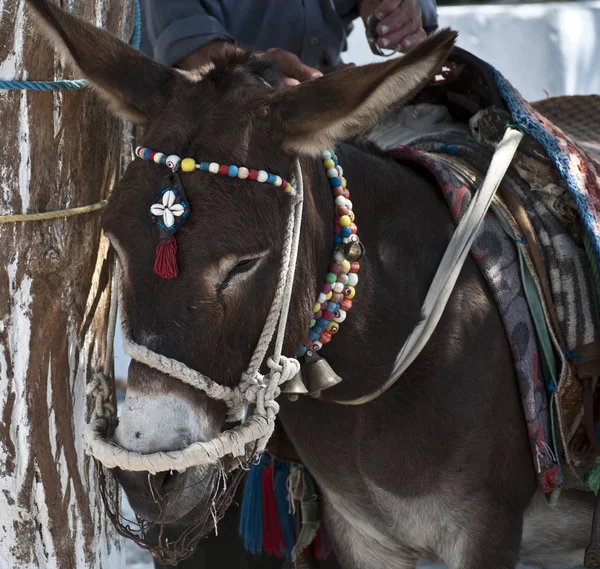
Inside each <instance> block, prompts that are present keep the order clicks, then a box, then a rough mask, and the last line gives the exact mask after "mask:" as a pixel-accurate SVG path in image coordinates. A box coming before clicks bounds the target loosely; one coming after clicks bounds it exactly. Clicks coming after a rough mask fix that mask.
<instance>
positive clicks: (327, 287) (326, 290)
mask: <svg viewBox="0 0 600 569" xmlns="http://www.w3.org/2000/svg"><path fill="white" fill-rule="evenodd" d="M321 292H324V293H325V294H329V293H330V292H331V284H330V283H325V284H324V285H323V288H321Z"/></svg>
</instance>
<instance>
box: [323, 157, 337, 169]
mask: <svg viewBox="0 0 600 569" xmlns="http://www.w3.org/2000/svg"><path fill="white" fill-rule="evenodd" d="M323 166H325V169H326V170H331V168H335V162H334V161H333V160H332V159H331V158H328V159H327V160H323Z"/></svg>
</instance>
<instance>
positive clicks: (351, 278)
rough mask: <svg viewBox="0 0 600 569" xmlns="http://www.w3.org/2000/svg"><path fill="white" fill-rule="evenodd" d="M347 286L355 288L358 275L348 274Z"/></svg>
mask: <svg viewBox="0 0 600 569" xmlns="http://www.w3.org/2000/svg"><path fill="white" fill-rule="evenodd" d="M348 284H349V285H350V286H356V285H357V284H358V275H357V274H356V273H350V274H349V275H348Z"/></svg>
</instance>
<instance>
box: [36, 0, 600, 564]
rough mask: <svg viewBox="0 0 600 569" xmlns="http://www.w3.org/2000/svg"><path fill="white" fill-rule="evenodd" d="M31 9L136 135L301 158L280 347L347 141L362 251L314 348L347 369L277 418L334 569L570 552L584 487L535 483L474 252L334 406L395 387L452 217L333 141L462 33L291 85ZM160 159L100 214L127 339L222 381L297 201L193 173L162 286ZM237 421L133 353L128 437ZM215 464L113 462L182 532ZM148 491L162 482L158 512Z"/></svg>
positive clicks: (371, 374) (157, 438) (240, 60)
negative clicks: (323, 524) (293, 259)
mask: <svg viewBox="0 0 600 569" xmlns="http://www.w3.org/2000/svg"><path fill="white" fill-rule="evenodd" d="M29 3H30V5H31V7H32V8H33V9H34V12H35V15H36V19H37V21H38V23H39V24H40V25H41V27H42V29H43V30H44V31H45V33H46V35H47V36H48V37H49V38H50V39H51V41H52V42H53V43H54V45H55V46H56V47H57V49H58V50H59V51H60V53H61V55H62V56H63V57H65V58H66V59H67V60H68V61H70V62H71V63H72V64H73V65H74V66H75V67H76V68H77V69H78V70H79V71H80V72H81V73H83V74H84V75H85V76H86V77H87V78H88V79H89V81H90V82H91V83H92V84H93V85H94V87H95V88H96V89H97V90H98V92H99V94H100V95H101V97H102V98H103V99H104V100H105V101H107V103H108V104H109V105H110V108H111V109H113V110H114V112H115V113H116V114H118V115H119V116H121V117H124V118H127V119H129V120H133V121H135V122H137V123H141V124H143V125H144V136H143V140H142V143H143V144H144V146H147V147H149V148H153V149H157V150H159V151H160V152H163V153H165V154H173V155H178V156H182V157H184V156H189V157H194V158H196V159H197V160H210V161H214V162H217V163H219V164H240V165H247V166H248V167H249V168H253V167H259V168H264V169H265V170H267V171H269V172H274V173H276V174H277V175H279V176H281V177H282V178H285V179H286V180H292V179H293V172H294V165H295V162H296V160H299V161H300V163H301V166H302V171H303V182H304V187H305V198H304V202H305V203H304V214H303V229H302V233H301V236H300V248H299V254H298V262H297V268H296V276H295V281H294V289H293V297H292V300H291V305H290V313H289V319H288V325H287V329H286V336H285V344H284V353H285V354H287V355H289V356H293V355H294V354H295V352H296V350H297V348H298V346H301V345H302V343H303V340H304V339H305V337H306V334H307V330H308V329H309V321H310V317H311V310H310V308H311V306H313V303H314V298H315V293H316V291H317V290H318V289H317V286H318V283H321V282H323V278H324V276H325V273H326V271H327V267H328V264H329V259H330V257H331V252H332V243H333V228H332V219H333V217H334V205H333V203H332V198H331V191H330V189H329V184H328V178H327V175H326V172H325V170H324V168H323V166H322V164H321V161H320V159H319V153H320V152H321V151H322V150H323V149H326V148H331V147H334V146H335V147H336V149H337V154H338V157H339V161H340V164H341V165H343V168H344V176H345V177H346V179H347V180H348V184H349V187H351V188H352V199H353V205H354V210H355V211H356V213H357V219H358V220H359V221H358V222H357V223H359V225H360V236H361V241H362V243H363V244H364V246H365V249H366V255H365V256H364V257H363V258H362V259H361V270H360V282H359V284H358V286H357V297H356V299H355V300H354V306H353V310H352V312H351V313H350V314H349V315H348V318H347V319H346V321H345V322H344V323H343V325H342V326H341V329H340V331H339V332H338V333H337V334H336V336H335V338H334V340H333V341H331V342H330V343H329V344H327V345H325V346H324V347H323V349H322V353H323V354H324V355H325V356H326V357H327V359H328V361H329V363H330V364H331V365H332V367H333V368H334V369H335V370H336V372H337V373H338V374H339V375H340V376H341V377H342V378H343V381H342V382H341V383H339V384H338V385H336V386H335V387H333V388H331V389H330V390H328V391H325V392H324V393H323V395H322V396H321V398H320V399H313V398H306V399H301V400H299V401H297V402H290V401H288V400H286V399H285V398H281V399H282V400H281V412H280V417H281V420H282V422H283V424H284V427H285V429H286V431H287V433H288V435H289V437H290V438H291V440H292V442H293V443H294V445H295V446H296V448H297V450H298V452H299V454H300V457H301V458H302V460H303V462H304V463H305V464H306V465H307V467H308V468H309V469H310V471H311V472H312V473H313V475H314V476H315V478H316V480H317V481H318V483H319V485H320V487H321V489H322V492H323V495H324V499H325V508H326V512H325V514H326V518H327V521H328V524H329V528H330V532H331V537H332V540H333V544H334V549H335V551H336V554H337V556H338V558H339V562H340V564H341V565H342V567H344V568H345V569H363V568H369V569H384V568H385V569H413V568H414V567H415V565H416V563H417V561H418V560H419V559H430V560H435V561H440V562H443V563H446V564H447V566H448V567H449V568H450V569H482V568H486V569H509V568H514V567H515V564H516V563H517V561H518V560H519V557H520V554H521V558H522V559H524V560H525V561H528V562H538V563H545V562H548V563H565V564H570V565H574V564H577V563H580V562H581V560H582V559H583V548H584V547H585V545H586V543H587V541H588V537H589V530H590V525H591V523H590V522H591V512H592V501H591V498H588V497H587V496H583V495H580V494H577V493H575V492H571V493H565V496H564V497H563V498H561V500H563V501H564V503H565V505H564V509H563V510H552V509H550V508H549V507H547V506H546V505H545V503H544V500H543V498H540V497H539V495H536V479H535V475H534V471H533V468H532V465H533V460H532V456H531V452H530V448H529V444H528V435H527V430H526V427H525V423H524V418H523V411H522V409H521V404H520V398H519V394H518V390H517V384H516V379H515V372H514V368H513V364H512V361H511V353H510V349H509V345H508V341H507V338H506V337H505V333H504V329H503V325H502V321H501V319H500V315H499V313H498V310H497V308H496V306H495V304H494V301H493V299H492V296H491V293H490V291H489V290H488V288H487V285H486V283H485V282H484V280H483V278H482V275H481V274H480V272H479V270H478V268H477V267H476V265H475V263H474V262H473V260H471V259H468V260H467V262H466V263H465V266H464V268H463V270H462V273H461V276H460V279H459V281H458V283H457V285H456V288H455V290H454V292H453V295H452V298H451V300H450V302H449V305H448V307H447V308H446V310H445V313H444V316H443V318H442V320H441V321H440V323H439V325H438V327H437V330H436V331H435V333H434V335H433V336H432V338H431V340H430V341H429V343H428V345H427V347H426V349H425V350H424V351H423V352H422V354H421V355H420V357H419V358H418V359H417V360H416V361H415V362H414V363H413V365H412V366H411V367H410V368H409V369H408V371H407V372H406V373H405V374H404V376H403V377H402V379H401V380H400V381H399V382H398V383H397V384H396V385H395V386H394V387H393V388H392V389H391V390H389V391H388V392H387V393H385V394H384V395H382V396H381V397H379V398H378V399H376V400H374V401H372V402H369V403H367V404H364V405H361V406H345V405H338V404H336V403H335V401H337V400H349V399H354V398H357V397H360V396H363V395H366V394H368V393H371V392H373V391H375V390H376V389H377V388H378V387H379V386H380V385H381V384H382V383H383V382H384V381H385V380H386V379H387V377H388V376H389V373H390V370H391V369H392V365H393V363H394V359H395V356H396V354H397V352H398V349H399V348H400V346H402V344H403V343H404V340H405V339H406V337H407V336H408V334H409V333H410V332H411V330H412V329H413V328H414V326H415V325H416V324H417V323H418V322H419V319H420V318H421V304H422V301H423V299H424V297H425V294H426V292H427V289H428V286H429V284H430V282H431V280H432V277H433V275H434V272H435V270H436V267H437V265H438V263H439V261H440V259H441V257H442V254H443V251H444V249H445V247H446V245H447V244H448V241H449V239H450V236H451V235H452V232H453V230H454V224H453V222H452V220H451V217H450V215H449V212H448V209H447V206H446V204H445V203H444V201H443V199H442V196H441V194H440V192H439V190H438V188H437V187H436V184H435V183H434V181H433V179H432V178H431V177H430V176H429V175H428V174H427V173H425V172H423V171H421V170H419V169H417V168H416V167H411V166H408V165H406V164H400V163H397V162H395V161H393V160H391V159H388V158H386V157H385V156H384V155H383V154H381V153H380V152H378V151H376V150H375V149H374V148H370V147H368V146H365V145H361V144H358V143H343V142H342V141H348V140H353V139H355V138H356V137H357V136H360V135H362V134H364V133H366V132H368V131H369V129H371V128H372V127H373V126H374V125H375V124H376V123H377V121H379V120H380V119H381V118H382V117H383V116H384V115H385V114H386V113H387V112H389V111H390V110H391V109H393V108H394V107H398V106H399V105H402V104H403V103H406V102H407V101H409V100H410V99H411V97H413V96H414V95H415V94H416V93H417V92H418V91H419V90H420V89H421V88H422V87H423V86H424V85H425V84H426V83H427V82H428V81H429V80H430V79H431V77H432V76H433V75H434V74H435V73H436V70H438V69H439V68H440V66H441V64H442V63H443V62H444V60H445V58H446V57H447V56H448V54H449V52H450V50H451V48H452V46H453V44H454V41H455V37H456V34H455V33H454V32H452V31H449V30H443V31H441V32H438V33H437V34H435V35H433V36H431V37H430V38H429V39H428V40H426V41H425V42H423V43H422V44H420V45H419V46H418V47H417V48H415V49H414V50H413V51H411V52H410V53H408V54H407V55H406V56H404V57H402V58H399V59H393V60H390V61H386V62H383V63H378V64H373V65H368V66H364V67H356V68H349V69H345V70H344V71H341V72H339V73H336V74H333V75H329V76H325V77H323V78H320V79H317V80H314V81H311V82H308V83H304V84H302V85H300V86H297V87H295V88H284V87H282V86H281V84H280V81H279V71H278V69H277V67H276V66H275V65H274V64H273V63H271V62H270V61H268V60H267V59H265V58H264V57H263V56H262V55H261V54H258V53H253V52H252V51H248V50H244V49H240V48H238V47H235V46H225V47H224V48H223V51H222V52H221V53H220V54H218V55H216V56H215V57H214V60H213V61H212V63H210V64H208V65H206V66H205V67H203V68H201V69H199V70H198V71H197V72H194V73H184V72H180V71H178V70H174V69H170V68H167V67H164V66H162V65H160V64H158V63H156V62H154V61H152V60H150V59H149V58H147V57H144V56H143V55H142V54H140V53H138V52H136V51H135V50H134V49H133V48H131V47H130V46H128V45H126V44H125V43H123V42H121V41H119V40H117V39H115V38H113V37H112V36H111V35H109V34H108V33H105V32H103V31H100V30H98V29H96V28H94V27H93V26H91V25H88V24H85V23H83V22H81V21H80V20H78V19H76V18H74V17H72V16H71V15H70V14H68V13H66V12H64V11H62V10H61V9H59V8H58V7H56V6H55V5H54V4H53V3H52V2H49V1H46V0H35V1H34V0H30V2H29ZM82 166H83V167H84V165H82ZM167 173H168V171H167V169H166V168H165V167H164V166H161V165H157V164H152V163H150V162H147V161H144V160H135V161H134V162H133V163H131V164H130V165H129V167H128V168H127V170H126V172H125V174H124V176H123V178H122V179H121V181H120V182H119V183H118V184H117V185H116V187H115V188H114V191H113V192H112V195H111V197H110V201H109V204H108V206H107V208H106V210H105V212H104V214H103V217H102V223H103V227H104V230H105V232H106V234H107V235H108V236H109V238H110V241H111V243H112V245H113V246H114V248H115V250H116V251H117V253H118V255H119V258H120V261H121V264H122V266H123V271H124V276H123V287H124V297H125V302H126V305H127V309H128V312H129V314H130V315H131V319H132V323H131V324H132V329H133V337H134V339H135V340H136V341H137V342H138V343H139V344H143V345H145V346H147V347H149V348H151V349H152V350H153V351H155V352H157V353H159V354H163V355H165V356H168V357H170V358H173V359H176V360H179V361H181V362H183V363H184V364H185V365H187V366H188V367H189V368H192V369H195V370H200V371H202V373H205V374H207V375H208V376H210V377H212V378H215V379H218V381H219V382H220V383H222V384H223V385H229V386H231V385H234V384H235V383H236V382H237V381H239V379H238V378H239V377H240V374H241V373H242V372H243V370H244V369H245V366H246V365H247V363H248V361H249V359H250V357H251V354H252V351H253V349H254V346H255V344H256V342H257V340H258V337H259V334H260V332H261V329H262V326H263V323H264V321H265V318H266V316H267V312H268V310H269V306H270V303H271V299H272V297H273V290H274V286H275V282H276V280H277V276H278V271H279V259H280V255H281V248H282V237H281V236H282V235H283V231H284V224H285V222H286V219H287V211H288V210H289V205H288V203H289V202H288V200H289V199H290V197H289V196H288V195H286V194H285V192H283V191H281V189H280V188H274V187H271V186H267V185H266V184H259V183H258V182H256V181H251V180H241V179H239V178H228V177H226V176H213V175H209V174H206V173H203V172H193V173H183V174H182V181H183V184H184V186H185V191H186V194H187V197H188V200H189V203H190V205H191V208H192V210H193V213H192V214H191V215H190V218H189V220H188V221H187V223H186V224H185V225H183V226H182V227H181V229H180V230H179V232H178V234H177V240H178V243H179V251H178V253H177V261H178V263H179V276H178V277H177V278H174V279H169V280H167V279H162V278H160V277H159V276H157V275H155V274H153V264H154V254H155V253H154V251H155V247H156V245H157V242H158V240H159V233H158V230H157V229H156V228H155V227H154V226H153V225H152V224H151V223H150V222H149V220H148V215H147V212H148V209H149V208H150V206H151V205H152V203H153V199H154V197H155V195H156V192H157V189H158V188H159V185H160V181H161V178H163V177H164V176H165V175H166V174H167ZM234 198H235V199H234ZM225 424H226V408H225V405H223V404H222V403H220V402H218V401H215V400H212V399H208V398H207V397H206V396H205V395H204V394H203V393H200V392H199V391H196V390H194V389H192V388H190V387H189V386H187V385H184V384H183V383H181V382H179V381H177V380H174V379H173V378H171V377H169V376H167V375H165V374H163V373H160V372H158V371H156V370H155V369H152V368H150V367H148V366H146V365H144V364H142V363H140V362H136V361H133V362H132V363H131V365H130V368H129V374H128V387H127V400H126V403H125V406H124V410H123V414H122V417H121V420H120V423H119V427H118V429H117V432H116V433H115V443H116V444H118V445H120V446H121V447H124V448H125V449H129V450H135V451H137V452H140V453H151V452H155V451H159V450H163V451H164V450H175V449H181V448H183V447H185V446H186V445H188V444H189V443H190V442H192V441H207V440H210V439H212V438H214V437H215V436H216V435H218V434H219V433H220V432H221V431H222V430H223V429H224V428H225ZM217 472H218V469H217V467H216V466H215V467H208V468H190V469H188V470H186V471H185V472H165V473H162V474H158V475H156V476H149V474H148V473H133V472H121V473H120V474H119V476H120V480H121V482H122V484H123V486H124V488H125V490H126V492H127V494H128V496H129V498H130V501H131V504H132V506H133V508H134V509H135V510H136V512H137V513H138V514H140V515H141V516H143V517H145V518H147V519H149V520H156V519H158V518H159V517H160V520H161V521H162V522H167V523H173V524H174V525H175V524H177V523H183V524H184V523H185V521H186V519H189V518H190V516H191V515H192V514H193V513H194V512H197V511H201V510H206V509H207V508H209V505H210V504H209V501H210V496H211V491H212V488H213V486H214V484H215V483H216V482H215V480H216V477H217ZM155 489H161V490H169V500H168V501H167V502H165V503H163V504H162V509H161V511H160V512H158V510H157V509H156V505H155V503H154V500H153V492H154V490H155ZM536 512H537V513H538V514H539V515H536ZM524 520H525V525H524ZM536 524H539V525H536ZM523 537H524V538H525V539H522V538H523Z"/></svg>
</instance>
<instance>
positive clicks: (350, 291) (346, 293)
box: [344, 286, 356, 299]
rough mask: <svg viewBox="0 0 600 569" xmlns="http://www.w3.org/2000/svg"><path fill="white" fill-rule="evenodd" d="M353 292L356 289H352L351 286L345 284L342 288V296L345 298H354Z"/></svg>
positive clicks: (354, 292)
mask: <svg viewBox="0 0 600 569" xmlns="http://www.w3.org/2000/svg"><path fill="white" fill-rule="evenodd" d="M355 294H356V291H355V290H354V287H353V286H347V287H346V288H345V289H344V297H345V298H348V299H352V298H354V295H355Z"/></svg>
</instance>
